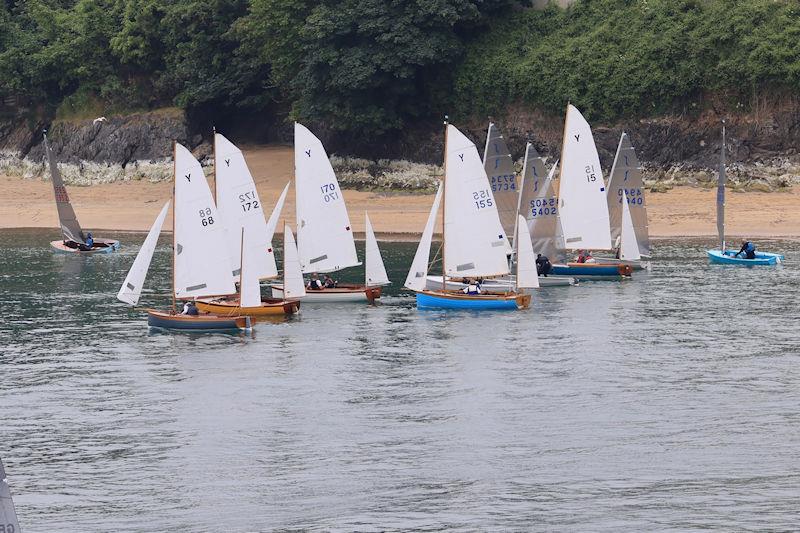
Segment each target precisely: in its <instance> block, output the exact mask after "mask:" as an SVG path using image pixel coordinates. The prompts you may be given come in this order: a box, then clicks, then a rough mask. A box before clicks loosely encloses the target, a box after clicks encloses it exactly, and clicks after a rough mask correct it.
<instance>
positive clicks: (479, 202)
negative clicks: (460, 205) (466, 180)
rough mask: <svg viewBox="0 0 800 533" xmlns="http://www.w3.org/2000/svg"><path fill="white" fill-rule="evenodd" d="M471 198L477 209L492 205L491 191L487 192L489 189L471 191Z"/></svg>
mask: <svg viewBox="0 0 800 533" xmlns="http://www.w3.org/2000/svg"><path fill="white" fill-rule="evenodd" d="M472 200H473V201H474V202H475V207H477V208H478V209H485V208H487V207H492V206H493V205H494V201H493V200H492V193H490V192H489V189H484V190H482V191H475V192H473V193H472Z"/></svg>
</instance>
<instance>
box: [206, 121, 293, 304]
mask: <svg viewBox="0 0 800 533" xmlns="http://www.w3.org/2000/svg"><path fill="white" fill-rule="evenodd" d="M214 161H215V164H214V168H215V170H214V176H215V180H214V186H215V190H216V193H217V194H216V205H217V211H218V212H219V215H220V218H221V220H222V223H223V224H224V226H225V234H226V241H227V243H228V253H229V255H230V257H231V260H232V262H233V264H232V269H233V270H232V271H231V274H232V276H233V280H234V282H239V283H240V293H241V296H242V297H243V298H245V299H246V300H247V301H246V303H245V305H241V304H240V300H239V295H233V296H226V297H221V298H200V299H198V300H197V301H196V303H197V307H198V309H200V310H201V311H206V312H209V313H214V314H219V315H224V316H233V315H249V316H253V317H256V316H270V315H284V314H294V313H297V312H298V311H299V310H300V302H299V301H298V300H297V299H296V298H291V299H288V300H287V299H284V298H261V288H260V282H261V280H267V279H275V278H277V277H278V269H277V266H276V265H275V253H274V250H273V248H272V237H273V235H274V233H275V226H276V225H277V223H278V219H279V218H280V213H281V210H282V209H283V203H284V201H285V200H286V193H287V191H288V188H289V185H288V184H287V185H286V187H285V188H284V189H283V193H282V194H281V195H280V198H278V202H277V204H276V205H275V208H274V209H273V211H272V214H271V215H270V217H269V221H267V220H265V219H264V210H263V207H262V203H261V199H260V198H259V196H258V191H257V190H256V185H255V182H254V181H253V176H252V175H251V174H250V170H249V169H248V168H247V162H246V161H245V159H244V154H242V151H241V150H239V148H237V147H236V146H235V145H234V144H233V143H231V142H230V141H229V140H228V139H226V138H225V137H224V136H223V135H221V134H219V133H216V132H215V133H214ZM245 260H247V269H246V270H247V276H248V279H247V280H245V279H243V278H242V276H243V275H244V274H242V271H243V270H245V267H244V263H245ZM295 292H296V290H295ZM258 302H260V303H258Z"/></svg>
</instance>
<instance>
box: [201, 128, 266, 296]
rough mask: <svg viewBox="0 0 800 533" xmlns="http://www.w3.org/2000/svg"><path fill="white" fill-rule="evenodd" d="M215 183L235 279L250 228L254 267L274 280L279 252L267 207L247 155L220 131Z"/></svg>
mask: <svg viewBox="0 0 800 533" xmlns="http://www.w3.org/2000/svg"><path fill="white" fill-rule="evenodd" d="M214 165H215V177H216V180H215V182H216V183H215V185H216V190H217V202H216V203H217V211H218V212H219V214H220V216H221V217H222V221H223V222H224V223H225V229H226V231H227V238H226V241H227V243H228V255H229V256H230V258H231V263H232V266H233V272H232V273H233V279H234V281H238V280H239V270H240V268H241V265H240V258H241V255H242V251H241V246H242V241H241V239H240V236H241V233H242V229H246V230H247V240H246V241H244V242H245V244H246V245H247V246H250V247H251V248H252V249H251V250H250V253H249V255H250V257H251V261H252V267H251V268H253V269H254V270H255V275H256V276H257V279H270V278H274V277H276V276H277V275H278V268H277V267H276V266H275V255H274V254H273V253H272V242H271V240H272V235H271V234H269V232H268V230H267V223H266V221H265V220H264V209H263V207H262V205H261V199H260V198H259V197H258V191H257V190H256V185H255V182H254V181H253V176H252V175H251V174H250V170H249V169H248V168H247V162H246V161H245V160H244V154H242V151H241V150H239V149H238V148H237V147H236V146H235V145H234V144H233V143H231V142H230V141H229V140H228V139H226V138H225V137H224V136H223V135H221V134H219V133H215V134H214Z"/></svg>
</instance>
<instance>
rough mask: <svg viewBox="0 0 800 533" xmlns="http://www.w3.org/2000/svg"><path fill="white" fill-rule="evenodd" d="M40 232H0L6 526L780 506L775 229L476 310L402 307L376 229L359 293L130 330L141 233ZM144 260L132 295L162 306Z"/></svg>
mask: <svg viewBox="0 0 800 533" xmlns="http://www.w3.org/2000/svg"><path fill="white" fill-rule="evenodd" d="M52 238H53V236H52V235H51V234H49V233H48V232H42V231H27V232H26V231H5V232H0V246H2V249H3V252H4V253H3V255H2V258H0V306H2V311H3V313H2V315H3V319H2V325H0V341H1V342H2V345H3V349H2V351H0V372H2V374H1V375H2V379H1V380H0V421H2V423H1V424H0V456H2V457H3V460H4V462H5V463H6V469H7V471H8V474H9V476H10V477H9V481H10V483H11V484H12V489H13V490H14V493H15V496H16V503H17V508H18V512H19V515H20V520H22V522H23V524H22V525H23V528H24V529H25V530H26V531H142V530H150V531H162V530H171V531H207V530H209V531H253V530H267V529H282V528H283V529H288V528H296V529H322V530H326V529H341V530H357V529H361V530H363V529H392V528H397V529H404V530H406V529H441V528H448V527H449V528H463V529H470V530H485V529H492V528H495V529H512V530H513V529H516V530H521V529H546V530H550V529H576V530H615V531H616V530H620V529H626V530H653V529H693V528H705V527H715V528H718V529H724V530H735V529H759V530H765V529H784V530H787V529H794V528H795V527H796V516H797V515H796V512H797V486H799V485H800V472H799V470H800V467H798V465H800V414H798V409H797V405H798V401H797V391H798V390H800V356H798V351H797V348H796V344H797V341H796V339H797V337H796V333H795V332H796V316H797V304H796V302H797V300H798V296H800V290H798V288H797V287H798V284H797V281H798V270H797V266H796V263H795V262H793V261H792V259H793V258H797V257H800V246H798V245H797V243H793V242H775V243H771V244H770V245H769V248H770V249H775V250H780V251H784V252H785V253H786V254H787V256H788V257H789V258H790V262H789V263H787V264H786V265H785V266H783V267H778V268H767V269H756V268H752V269H748V268H736V267H725V266H712V265H708V263H707V262H706V260H705V256H704V247H703V244H704V243H702V242H700V241H690V242H687V243H677V242H659V243H658V247H657V250H656V252H657V258H656V261H655V265H654V268H653V271H652V272H651V273H649V274H643V275H637V276H635V279H634V280H632V281H630V282H624V283H584V284H582V285H580V286H578V287H573V288H552V289H547V290H542V291H539V292H537V293H536V297H535V298H534V303H533V309H532V310H530V311H528V312H511V313H507V312H506V313H502V312H498V313H481V314H475V313H472V312H438V311H426V312H419V311H417V310H416V308H415V306H414V301H413V299H412V298H410V297H408V296H406V295H404V293H403V291H402V289H401V286H402V282H403V280H404V279H405V274H406V269H407V268H408V264H409V263H410V260H411V257H412V255H413V251H414V245H413V244H396V245H386V246H385V248H386V253H385V255H386V258H387V267H388V271H389V275H390V277H391V279H392V280H393V281H394V284H393V285H392V286H391V287H390V288H389V290H388V296H387V297H386V298H384V299H383V303H382V304H381V305H378V306H375V307H369V306H361V305H341V306H330V307H327V306H315V305H312V304H307V303H306V304H303V307H302V312H301V314H300V316H298V317H293V318H291V319H289V320H281V321H277V322H274V323H272V322H270V323H260V324H258V326H257V327H256V329H255V333H254V335H253V336H250V335H226V334H204V335H197V334H184V335H176V334H154V333H150V332H148V329H147V327H146V318H145V317H144V315H143V313H142V312H140V311H137V310H131V309H129V308H128V307H127V306H125V305H124V304H121V303H119V302H117V301H116V299H115V294H116V291H117V289H118V288H119V283H121V280H122V279H123V278H124V276H125V272H126V271H127V268H128V267H129V266H130V264H131V262H132V261H133V257H134V255H135V253H136V251H137V250H138V244H139V243H140V242H141V240H142V238H143V237H142V236H127V237H125V238H123V248H122V250H121V251H120V253H119V254H109V255H108V256H105V255H98V256H94V257H89V258H80V257H79V258H75V257H69V256H62V255H57V254H54V253H53V252H51V251H50V250H49V249H48V244H47V242H48V241H49V240H51V239H52ZM165 244H166V241H165ZM762 246H764V247H766V246H767V244H766V243H762ZM169 260H170V254H169V250H168V247H167V246H166V245H164V246H161V247H159V249H158V250H157V252H156V255H155V259H154V264H153V267H152V270H151V274H150V277H149V279H148V284H147V289H146V293H145V295H144V298H143V302H142V303H143V305H146V306H150V305H153V306H161V307H163V306H166V305H168V304H169V301H170V297H169V291H170V277H169V276H170V263H169ZM354 270H355V271H354V272H353V273H350V274H349V276H350V277H349V278H347V279H351V280H358V279H360V278H361V277H362V276H363V271H358V269H354Z"/></svg>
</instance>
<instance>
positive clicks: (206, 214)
mask: <svg viewBox="0 0 800 533" xmlns="http://www.w3.org/2000/svg"><path fill="white" fill-rule="evenodd" d="M200 223H201V224H202V225H204V226H208V225H209V224H213V223H214V217H212V216H211V208H210V207H206V208H205V209H201V210H200Z"/></svg>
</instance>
